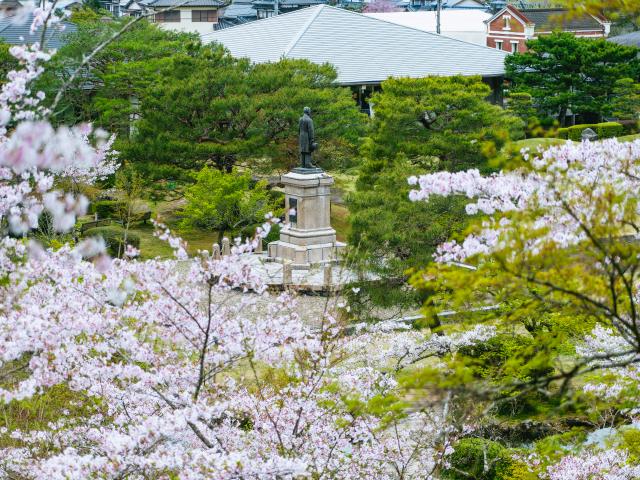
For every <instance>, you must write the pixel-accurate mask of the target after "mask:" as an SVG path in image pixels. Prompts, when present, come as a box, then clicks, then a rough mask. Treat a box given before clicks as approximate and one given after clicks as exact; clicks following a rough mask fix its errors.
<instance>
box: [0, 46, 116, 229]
mask: <svg viewBox="0 0 640 480" xmlns="http://www.w3.org/2000/svg"><path fill="white" fill-rule="evenodd" d="M11 53H12V54H13V55H14V56H15V57H16V58H17V59H18V60H20V63H21V64H22V66H23V68H22V69H21V70H19V71H11V72H9V74H8V76H7V78H8V81H7V82H6V83H5V84H4V85H3V86H2V91H1V92H0V231H1V229H2V225H3V224H4V225H6V226H7V227H8V228H9V229H10V231H11V232H12V233H13V234H15V235H23V234H25V233H27V232H28V231H29V230H31V229H33V228H36V227H37V225H38V217H39V216H40V214H41V213H42V212H43V211H45V210H46V211H48V212H49V213H50V214H51V216H52V219H53V225H54V228H56V230H57V231H67V230H69V229H70V227H72V226H73V225H74V224H75V219H76V215H82V214H84V213H85V211H86V206H87V200H86V199H85V198H84V197H82V196H78V197H76V196H72V195H69V194H62V193H59V192H56V191H54V190H53V188H54V184H55V179H56V178H57V177H65V178H70V179H72V180H74V181H81V182H85V183H92V182H94V181H96V180H98V179H101V178H104V177H106V176H107V175H110V174H112V173H113V172H114V171H115V169H116V168H117V164H116V162H115V160H114V154H115V152H113V151H112V150H111V146H112V144H113V141H114V138H113V137H111V138H107V136H106V135H105V134H104V133H103V132H101V131H95V132H94V131H92V129H91V127H90V126H89V125H80V126H77V127H72V128H69V127H60V128H57V129H56V128H54V127H52V126H51V125H50V124H49V123H48V122H47V121H46V120H44V117H45V116H46V114H47V113H48V111H47V109H46V108H43V107H42V106H41V105H40V103H41V101H42V100H43V99H44V94H42V92H38V93H36V94H35V95H31V91H30V89H29V85H30V83H31V82H32V81H33V80H35V79H36V78H37V77H38V76H39V75H40V74H41V73H42V71H43V68H42V66H40V63H42V62H43V61H46V60H48V59H49V58H50V56H49V54H46V53H44V52H42V51H41V50H40V49H39V46H38V45H37V44H35V45H33V46H31V47H26V46H22V47H18V46H14V47H12V48H11ZM91 137H93V139H94V140H95V144H96V145H93V144H92V143H91V141H90V139H91Z"/></svg>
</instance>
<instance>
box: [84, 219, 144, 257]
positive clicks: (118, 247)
mask: <svg viewBox="0 0 640 480" xmlns="http://www.w3.org/2000/svg"><path fill="white" fill-rule="evenodd" d="M82 236H83V237H84V238H88V237H102V238H103V239H104V241H105V243H106V244H107V251H108V252H109V254H110V255H111V256H112V257H116V256H117V255H118V253H120V255H122V253H123V252H124V247H125V245H124V229H123V228H122V227H115V226H111V227H96V228H90V229H89V230H87V231H86V232H84V233H83V234H82ZM127 244H128V245H131V246H133V247H135V248H140V237H138V235H136V234H134V233H131V232H129V233H128V234H127Z"/></svg>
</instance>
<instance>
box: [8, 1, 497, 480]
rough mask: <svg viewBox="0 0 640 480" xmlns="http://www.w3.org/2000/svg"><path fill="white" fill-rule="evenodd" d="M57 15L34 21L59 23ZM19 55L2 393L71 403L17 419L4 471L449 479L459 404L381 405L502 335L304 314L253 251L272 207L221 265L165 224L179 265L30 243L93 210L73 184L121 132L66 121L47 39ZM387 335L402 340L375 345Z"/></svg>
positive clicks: (11, 97) (104, 169) (108, 159)
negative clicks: (442, 474) (413, 374)
mask: <svg viewBox="0 0 640 480" xmlns="http://www.w3.org/2000/svg"><path fill="white" fill-rule="evenodd" d="M43 12H44V13H41V14H38V15H36V20H34V28H36V27H37V26H39V25H44V24H46V22H47V21H48V20H47V19H48V18H49V17H50V14H49V13H48V11H46V9H45V10H43ZM43 15H44V18H45V19H44V20H43V19H42V18H43ZM40 22H44V23H40ZM12 54H13V55H14V56H15V57H16V58H17V59H18V60H19V61H20V63H21V65H22V69H21V70H18V71H12V72H11V73H10V74H9V76H8V82H7V83H6V84H5V85H4V86H3V89H2V92H1V93H0V112H2V113H1V115H0V118H1V120H2V132H1V133H0V225H1V226H2V232H1V235H0V404H2V405H3V406H8V407H10V406H11V405H16V404H19V403H20V402H23V401H26V400H28V399H35V398H41V399H46V398H47V396H48V395H50V394H51V392H52V391H54V390H56V389H57V390H60V389H61V390H63V391H65V392H67V393H68V396H69V397H72V398H73V400H72V401H68V402H67V404H66V405H65V408H63V409H61V411H59V412H57V414H56V416H55V419H54V420H52V421H51V422H48V423H47V424H46V426H42V427H39V426H28V425H27V426H24V427H15V426H10V427H9V428H8V427H3V428H2V431H1V433H2V437H3V442H2V446H1V447H0V472H1V474H2V476H3V477H4V476H6V477H8V478H14V477H16V476H17V477H19V478H28V479H30V478H33V479H40V478H52V479H58V478H59V479H87V478H102V479H103V478H114V479H115V478H132V479H134V478H140V479H142V478H177V477H179V478H188V479H198V478H202V479H205V478H206V479H210V478H218V479H225V478H234V479H237V478H260V479H264V478H301V477H311V478H316V479H321V478H350V479H357V478H362V479H365V478H367V479H368V478H380V479H384V478H389V479H404V478H414V477H415V476H416V475H419V476H420V477H421V478H430V477H432V476H434V475H436V474H437V472H438V469H439V468H440V465H442V464H443V462H444V461H445V456H446V454H447V453H449V452H450V451H451V445H452V443H453V442H454V441H455V439H456V438H457V437H458V436H459V435H460V434H461V433H462V432H464V431H465V428H467V427H466V426H465V424H466V423H469V422H468V421H467V419H466V418H465V417H464V416H459V415H454V414H453V409H452V408H451V406H450V401H449V400H448V399H445V401H444V402H433V403H430V404H424V405H422V406H420V408H414V409H411V410H406V409H404V408H393V409H387V408H383V407H384V405H387V404H388V403H396V404H398V402H400V400H399V398H400V397H399V395H400V393H401V392H400V388H399V384H398V382H397V380H396V373H397V372H399V371H401V370H402V369H403V368H405V367H406V366H411V365H414V364H415V363H416V362H419V361H420V360H421V359H423V358H425V357H427V356H436V355H438V354H439V353H442V352H451V351H455V350H456V349H457V348H460V347H461V346H464V345H469V344H473V343H474V342H475V341H479V340H481V339H482V338H486V337H487V335H488V336H490V335H492V331H491V330H485V329H479V330H478V331H477V332H471V333H460V334H455V335H452V336H450V337H448V336H439V337H437V338H434V337H432V336H431V334H430V333H428V332H427V333H424V332H414V331H407V330H406V328H405V327H406V326H404V325H400V324H388V325H379V326H376V327H375V328H371V327H370V326H367V325H360V326H358V327H357V328H356V329H355V333H354V332H352V333H351V334H349V332H348V329H346V326H345V325H344V324H343V322H342V321H341V320H340V319H339V318H338V317H336V316H335V315H334V314H332V313H331V312H330V311H327V312H326V314H325V315H323V316H322V317H321V318H319V319H318V323H317V325H309V324H306V323H304V322H302V321H301V319H300V318H299V316H298V314H297V313H296V308H295V298H293V297H291V296H290V295H288V294H286V293H285V294H282V295H280V296H277V297H274V296H273V295H270V294H269V293H268V292H267V291H266V286H265V285H264V284H263V283H262V281H261V279H260V278H259V277H258V276H256V275H255V274H254V272H253V271H252V270H251V268H250V266H249V263H248V262H246V257H247V255H249V254H250V253H251V251H252V249H253V248H254V247H255V245H256V244H257V241H258V239H259V238H260V237H261V236H266V235H267V234H268V233H269V230H270V228H271V225H272V224H273V223H276V222H277V220H276V219H273V218H272V217H271V216H269V215H268V216H267V218H266V219H265V222H264V225H263V226H262V227H260V228H259V229H258V232H257V234H256V238H254V239H249V240H246V241H245V242H244V243H243V242H242V241H241V240H240V239H237V240H236V242H235V245H234V247H233V249H232V253H231V255H229V256H224V257H223V258H222V259H216V258H214V257H212V256H210V255H209V254H208V253H207V252H201V254H199V255H198V256H196V257H195V258H191V259H190V258H188V257H187V254H186V249H185V245H184V243H183V242H182V240H180V239H179V238H177V237H175V236H173V235H172V233H171V232H170V231H169V230H168V229H167V228H166V227H165V226H164V225H161V224H156V228H157V235H158V236H159V237H160V238H161V239H162V240H165V241H167V242H168V243H169V245H170V246H171V247H172V248H173V251H174V255H175V258H174V259H173V260H160V259H155V260H148V261H138V260H136V256H137V254H138V252H137V251H136V250H135V249H134V248H132V247H130V246H129V247H127V249H126V252H125V258H123V259H111V258H109V256H108V255H107V254H106V249H105V243H104V241H103V240H102V239H100V238H90V239H86V240H84V241H82V242H80V243H78V244H77V245H65V246H63V247H61V248H59V249H57V250H55V251H54V250H53V249H46V250H45V249H44V248H43V247H42V246H40V245H39V244H38V243H36V242H35V241H33V240H29V239H28V234H29V232H30V231H31V230H32V229H33V228H35V227H36V226H37V222H38V217H39V216H40V215H41V214H42V213H43V212H44V211H47V212H48V213H49V214H50V215H51V218H52V219H53V221H52V223H53V226H54V228H55V229H56V230H58V231H60V232H64V231H68V230H69V229H71V228H72V227H73V225H74V224H75V221H76V217H77V216H78V215H82V214H83V213H84V212H85V210H86V207H87V203H88V201H87V199H85V198H84V197H82V196H81V195H77V194H74V193H73V192H69V191H64V190H63V189H62V187H61V185H64V184H65V183H64V182H59V180H60V179H66V178H69V177H72V178H73V179H76V180H77V181H82V182H91V181H95V180H96V179H98V178H102V177H104V176H106V175H109V174H111V173H113V171H114V170H115V168H116V167H117V165H116V163H115V159H114V152H112V151H111V148H110V147H111V143H112V141H113V139H112V138H110V137H109V136H108V135H107V134H106V133H104V132H101V131H95V130H93V129H92V128H91V127H90V126H89V125H80V126H74V127H59V128H54V127H52V126H51V125H50V123H49V122H48V121H47V115H48V114H49V112H48V111H47V110H46V109H44V108H42V107H41V106H40V102H41V101H42V99H43V96H42V94H40V93H38V92H31V91H30V85H31V83H32V81H33V80H34V79H35V78H37V77H38V75H40V74H41V73H42V71H43V66H42V64H43V63H44V62H46V61H47V60H48V59H49V56H50V54H48V53H44V52H43V51H42V50H40V48H39V46H38V45H33V46H31V47H26V46H23V47H14V48H12ZM16 237H27V238H22V239H20V238H16ZM398 329H401V330H404V331H401V332H396V330H398ZM392 339H393V342H391V343H389V342H390V341H391V340H392ZM378 342H380V343H383V344H386V345H388V346H387V347H386V348H385V349H384V350H379V351H378V353H377V355H375V356H373V355H368V353H369V352H370V351H372V350H373V349H372V346H373V345H376V344H377V343H378ZM5 439H6V440H5Z"/></svg>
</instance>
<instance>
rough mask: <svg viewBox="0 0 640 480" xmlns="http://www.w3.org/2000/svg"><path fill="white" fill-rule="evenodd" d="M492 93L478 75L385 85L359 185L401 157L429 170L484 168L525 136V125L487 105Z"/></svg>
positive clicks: (393, 81)
mask: <svg viewBox="0 0 640 480" xmlns="http://www.w3.org/2000/svg"><path fill="white" fill-rule="evenodd" d="M490 93H491V90H490V89H489V87H488V86H487V85H485V84H484V83H483V82H482V81H481V80H480V78H479V77H427V78H419V79H410V78H401V79H389V80H387V81H385V82H383V84H382V91H381V92H378V93H376V94H375V95H374V96H373V97H372V99H371V101H372V102H373V104H374V105H375V117H374V119H373V124H372V128H371V130H372V131H371V133H370V135H369V137H368V138H367V139H366V141H365V142H364V145H363V149H362V153H363V154H364V156H365V157H366V159H367V162H366V164H365V166H364V168H363V175H362V176H361V177H360V181H359V185H360V187H364V186H366V185H367V184H370V181H371V180H375V175H376V174H377V173H378V172H380V171H382V170H384V169H385V168H386V167H387V166H388V165H392V164H393V163H394V162H395V160H396V159H397V158H399V157H404V158H406V159H407V160H408V161H409V162H410V164H412V165H414V166H415V167H420V168H422V169H424V170H428V171H433V170H449V171H459V170H464V169H466V168H473V167H479V166H483V165H484V164H485V163H486V162H487V160H488V159H489V158H491V157H493V156H494V155H495V154H496V153H497V152H498V150H500V148H501V147H502V146H503V145H504V144H505V143H506V142H507V141H508V140H510V139H518V138H522V126H523V125H522V122H521V121H519V120H518V119H517V118H515V117H513V116H512V115H510V114H509V113H508V112H505V111H504V110H503V109H502V108H500V107H498V106H496V105H491V104H490V103H489V102H487V101H486V98H487V97H488V96H489V94H490Z"/></svg>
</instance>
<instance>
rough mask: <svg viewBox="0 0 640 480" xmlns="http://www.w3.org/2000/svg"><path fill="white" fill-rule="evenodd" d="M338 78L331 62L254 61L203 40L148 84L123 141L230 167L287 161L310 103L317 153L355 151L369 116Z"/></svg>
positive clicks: (145, 156) (152, 154)
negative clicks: (129, 136)
mask: <svg viewBox="0 0 640 480" xmlns="http://www.w3.org/2000/svg"><path fill="white" fill-rule="evenodd" d="M335 78H336V73H335V70H334V69H333V67H331V66H329V65H316V64H313V63H311V62H308V61H305V60H281V61H280V62H278V63H267V64H258V65H251V64H250V63H249V62H247V61H245V60H236V59H233V58H231V57H230V56H229V55H228V54H227V52H225V51H224V50H223V49H222V48H220V47H217V46H202V47H199V48H198V49H195V50H194V51H193V53H192V54H190V55H175V56H174V57H173V58H172V59H171V61H170V62H169V65H168V66H167V68H166V69H164V70H163V75H162V76H161V78H158V79H157V81H155V82H153V83H152V84H150V85H149V87H148V88H147V89H146V90H145V92H144V93H143V95H142V96H143V100H142V101H141V105H140V115H141V119H140V120H139V122H138V123H137V134H136V136H135V138H134V141H132V142H130V143H127V144H126V145H124V146H122V147H121V149H122V150H123V154H124V155H125V156H127V157H128V158H130V159H132V160H134V161H136V162H149V161H153V162H154V164H157V163H166V164H172V165H177V166H179V167H180V168H185V169H192V168H201V167H202V166H203V165H208V166H215V167H216V168H218V169H222V170H225V171H227V172H228V171H230V170H231V169H232V168H233V166H234V165H236V164H238V162H243V163H247V162H250V163H249V164H250V165H251V166H252V167H253V168H254V170H255V169H256V168H261V167H263V168H264V170H267V171H270V170H271V169H272V168H274V167H279V168H289V167H292V166H293V165H295V164H297V163H298V161H299V160H298V156H299V155H298V144H297V135H298V119H299V117H300V115H301V112H302V109H303V107H304V106H310V107H311V108H312V115H313V118H314V120H315V123H316V127H317V128H316V136H317V137H318V140H319V143H320V147H321V148H320V151H319V154H318V155H317V160H318V161H319V162H320V163H321V164H322V163H323V162H324V161H325V160H324V159H325V157H326V155H327V154H331V153H335V152H336V151H338V152H339V157H343V158H344V157H346V158H347V159H348V158H354V157H355V145H356V144H357V142H358V139H359V137H360V135H361V134H362V131H363V127H364V125H365V122H366V117H365V116H364V115H362V114H361V113H360V112H359V111H358V109H357V106H356V105H355V103H354V102H353V99H352V97H351V92H350V90H349V89H346V88H341V87H338V86H336V85H335V84H334V80H335ZM325 146H328V147H327V151H326V152H324V147H325ZM347 159H345V160H344V161H343V162H344V163H346V164H350V163H353V160H347Z"/></svg>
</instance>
